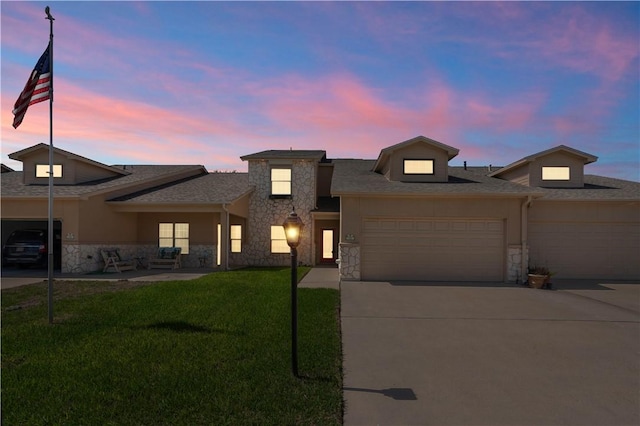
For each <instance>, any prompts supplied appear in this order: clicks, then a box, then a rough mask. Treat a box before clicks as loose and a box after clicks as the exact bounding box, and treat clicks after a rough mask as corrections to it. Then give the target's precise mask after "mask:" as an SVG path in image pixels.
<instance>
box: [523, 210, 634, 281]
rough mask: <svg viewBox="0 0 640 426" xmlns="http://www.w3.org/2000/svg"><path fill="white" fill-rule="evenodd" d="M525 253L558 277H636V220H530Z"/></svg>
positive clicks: (535, 262)
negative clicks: (527, 248)
mask: <svg viewBox="0 0 640 426" xmlns="http://www.w3.org/2000/svg"><path fill="white" fill-rule="evenodd" d="M529 256H530V264H532V265H533V264H536V265H541V266H546V267H547V268H549V270H551V271H552V272H553V273H554V274H555V275H556V276H557V278H560V279H563V278H608V279H638V278H640V224H638V223H606V222H604V223H603V222H600V223H598V222H581V223H570V222H553V221H536V222H532V223H531V224H530V226H529Z"/></svg>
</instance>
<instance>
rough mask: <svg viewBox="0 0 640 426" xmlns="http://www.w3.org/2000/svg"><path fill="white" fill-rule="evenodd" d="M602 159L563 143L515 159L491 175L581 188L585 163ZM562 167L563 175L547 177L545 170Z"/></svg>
mask: <svg viewBox="0 0 640 426" xmlns="http://www.w3.org/2000/svg"><path fill="white" fill-rule="evenodd" d="M597 160H598V157H596V156H595V155H591V154H588V153H586V152H583V151H580V150H577V149H574V148H571V147H568V146H566V145H559V146H557V147H554V148H550V149H547V150H544V151H540V152H538V153H535V154H532V155H528V156H526V157H524V158H522V159H520V160H518V161H515V162H513V163H511V164H509V165H507V166H505V167H503V168H501V169H499V170H496V171H495V172H493V173H491V174H490V175H489V176H491V177H496V178H501V179H505V180H509V181H512V182H516V183H520V184H522V185H527V186H531V187H536V186H544V187H556V188H581V187H583V186H584V165H585V164H589V163H593V162H595V161H597ZM550 169H562V170H563V175H564V176H563V177H562V178H547V177H545V171H548V170H550Z"/></svg>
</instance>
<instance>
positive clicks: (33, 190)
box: [1, 165, 206, 198]
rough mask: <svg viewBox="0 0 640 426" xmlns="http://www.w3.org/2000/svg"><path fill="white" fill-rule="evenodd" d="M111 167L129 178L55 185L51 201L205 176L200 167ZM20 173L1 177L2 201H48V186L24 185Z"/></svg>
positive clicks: (203, 169)
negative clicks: (176, 177) (180, 177)
mask: <svg viewBox="0 0 640 426" xmlns="http://www.w3.org/2000/svg"><path fill="white" fill-rule="evenodd" d="M110 167H112V168H118V169H121V170H122V171H124V172H127V173H129V174H127V175H125V176H121V177H117V178H113V179H108V180H100V181H97V182H87V183H83V184H78V185H54V188H53V193H54V197H77V196H87V195H90V194H92V193H96V192H103V191H109V190H115V189H120V188H124V187H127V186H129V185H133V184H144V183H150V184H152V182H153V181H154V180H156V179H161V178H163V177H169V176H172V175H180V174H184V173H187V174H191V175H197V174H202V173H206V169H205V168H204V167H203V166H197V165H195V166H194V165H176V166H171V165H167V166H164V165H160V166H158V165H127V166H110ZM22 173H23V172H22V171H16V172H8V173H3V174H2V180H1V183H2V197H3V198H6V197H34V198H39V197H48V194H49V186H48V185H47V184H44V185H25V184H24V183H23V178H22Z"/></svg>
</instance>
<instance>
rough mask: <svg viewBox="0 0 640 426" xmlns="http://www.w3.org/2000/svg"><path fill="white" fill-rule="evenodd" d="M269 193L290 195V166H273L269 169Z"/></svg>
mask: <svg viewBox="0 0 640 426" xmlns="http://www.w3.org/2000/svg"><path fill="white" fill-rule="evenodd" d="M271 195H275V196H287V195H291V168H290V167H273V168H272V169H271Z"/></svg>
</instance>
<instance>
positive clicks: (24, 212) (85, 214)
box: [2, 136, 640, 282]
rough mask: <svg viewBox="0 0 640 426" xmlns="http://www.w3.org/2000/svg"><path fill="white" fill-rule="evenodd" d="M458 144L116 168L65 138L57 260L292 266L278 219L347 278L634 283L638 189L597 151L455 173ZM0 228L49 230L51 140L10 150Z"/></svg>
mask: <svg viewBox="0 0 640 426" xmlns="http://www.w3.org/2000/svg"><path fill="white" fill-rule="evenodd" d="M458 154H459V150H458V149H456V148H454V147H451V146H448V145H445V144H443V143H440V142H438V141H434V140H432V139H429V138H426V137H424V136H419V137H416V138H413V139H410V140H407V141H404V142H401V143H398V144H395V145H392V146H389V147H387V148H385V149H383V150H382V151H381V152H380V153H379V155H378V157H377V158H376V159H370V160H360V159H330V158H327V155H326V152H325V151H322V150H267V151H262V152H258V153H254V154H249V155H245V156H243V157H241V159H242V160H243V161H246V162H247V163H248V172H247V173H209V172H207V170H206V169H205V168H204V167H203V166H200V165H169V166H166V165H165V166H161V165H112V166H108V165H105V164H102V163H99V162H97V161H94V160H91V159H88V158H84V157H81V156H78V155H75V154H73V153H70V152H67V151H64V150H62V149H59V148H55V151H54V173H55V174H56V178H55V203H54V217H55V223H54V226H55V227H56V229H58V230H59V231H60V235H61V247H60V249H59V250H58V252H59V253H60V256H61V259H60V262H61V267H62V270H63V271H64V272H77V273H84V272H89V271H93V270H98V269H101V268H102V266H103V265H102V260H101V258H100V256H99V252H100V250H101V249H102V248H105V247H119V248H120V250H121V253H123V255H124V256H128V257H136V258H138V259H139V260H140V261H141V262H144V260H145V259H149V258H150V257H151V256H153V255H154V253H155V252H156V251H157V248H158V247H164V246H179V247H182V253H183V254H182V264H183V266H185V267H198V266H208V267H219V268H221V269H228V268H231V267H237V266H245V265H255V266H281V265H282V266H284V265H288V264H289V262H290V257H289V247H288V246H287V244H286V240H285V237H284V231H283V228H282V223H283V221H284V219H285V218H286V217H287V215H288V214H289V212H291V210H292V209H294V208H295V211H296V213H297V214H298V215H299V216H300V218H301V219H302V221H303V223H304V224H305V228H304V233H303V238H302V242H301V244H300V246H299V247H298V260H299V261H300V262H301V263H303V264H307V265H318V264H323V263H326V264H330V265H336V264H337V265H338V267H339V269H340V276H341V278H342V279H344V280H426V281H434V280H447V281H507V282H517V281H522V280H523V279H524V277H525V275H526V271H527V267H528V266H530V265H534V264H535V265H543V266H546V267H548V268H549V269H551V270H552V271H554V272H555V273H556V274H557V275H558V277H561V278H607V279H638V278H640V261H639V260H640V183H638V182H632V181H624V180H619V179H613V178H607V177H603V176H594V175H589V174H585V166H587V165H588V164H590V163H593V162H595V161H597V157H595V156H593V155H591V154H588V153H585V152H582V151H579V150H576V149H573V148H570V147H567V146H563V145H561V146H558V147H555V148H552V149H548V150H545V151H542V152H539V153H535V154H532V155H530V156H527V157H525V158H522V159H520V160H517V161H515V162H513V163H511V164H509V165H507V166H505V167H491V166H489V167H467V166H466V164H465V165H464V166H459V167H453V166H450V165H449V162H450V160H452V159H453V158H455V157H456V156H457V155H458ZM10 158H12V159H15V160H18V161H22V163H23V171H21V172H20V171H10V170H7V171H6V172H5V173H2V234H3V239H6V236H7V235H8V233H9V232H10V231H11V230H13V229H18V228H25V227H43V226H44V227H46V216H47V194H48V187H47V183H48V177H47V172H48V146H47V145H44V144H39V145H35V146H33V147H30V148H27V149H25V150H22V151H18V152H16V153H13V154H11V155H10Z"/></svg>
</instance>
